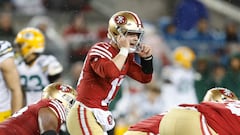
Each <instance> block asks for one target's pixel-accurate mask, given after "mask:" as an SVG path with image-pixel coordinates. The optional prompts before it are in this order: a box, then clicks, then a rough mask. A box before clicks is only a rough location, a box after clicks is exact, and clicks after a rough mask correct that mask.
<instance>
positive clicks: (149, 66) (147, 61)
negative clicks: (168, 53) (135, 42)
mask: <svg viewBox="0 0 240 135" xmlns="http://www.w3.org/2000/svg"><path fill="white" fill-rule="evenodd" d="M152 61H153V57H152V56H150V57H147V58H141V66H142V71H143V72H144V73H145V74H152V73H153V63H152Z"/></svg>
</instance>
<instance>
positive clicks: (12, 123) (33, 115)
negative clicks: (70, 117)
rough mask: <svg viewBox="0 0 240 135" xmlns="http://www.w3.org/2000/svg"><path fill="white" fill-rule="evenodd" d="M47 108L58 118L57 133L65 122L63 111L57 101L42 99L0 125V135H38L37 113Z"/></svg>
mask: <svg viewBox="0 0 240 135" xmlns="http://www.w3.org/2000/svg"><path fill="white" fill-rule="evenodd" d="M44 107H49V108H51V109H52V110H54V111H55V113H56V114H57V118H58V121H59V122H58V123H59V125H58V131H59V129H60V126H61V124H62V122H63V121H65V117H66V116H65V115H66V114H65V109H64V108H63V105H62V104H61V103H60V102H59V101H57V100H49V99H44V100H40V101H39V102H38V103H36V104H32V105H30V106H26V107H24V108H22V109H21V110H19V111H18V112H16V113H15V114H13V115H12V117H11V118H9V119H7V120H6V121H4V122H3V123H0V135H39V134H40V130H39V126H38V112H39V110H40V109H41V108H44Z"/></svg>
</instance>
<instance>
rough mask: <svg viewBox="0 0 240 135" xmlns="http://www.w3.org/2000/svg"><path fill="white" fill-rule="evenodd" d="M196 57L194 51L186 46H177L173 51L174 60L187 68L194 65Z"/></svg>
mask: <svg viewBox="0 0 240 135" xmlns="http://www.w3.org/2000/svg"><path fill="white" fill-rule="evenodd" d="M195 57H196V56H195V53H194V51H193V50H192V49H190V48H189V47H186V46H181V47H177V48H176V49H175V50H174V52H173V60H174V62H175V63H177V64H179V65H181V66H183V67H184V68H187V69H189V68H191V67H192V62H193V61H194V60H195Z"/></svg>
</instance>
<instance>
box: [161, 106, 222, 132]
mask: <svg viewBox="0 0 240 135" xmlns="http://www.w3.org/2000/svg"><path fill="white" fill-rule="evenodd" d="M204 121H205V118H204V116H203V115H201V113H199V112H198V111H197V110H191V109H183V108H175V109H172V110H170V111H169V112H168V113H167V114H166V115H165V116H164V117H163V119H162V121H161V123H160V127H159V132H160V134H161V135H217V134H216V133H215V132H214V130H213V129H212V128H211V127H210V126H208V125H207V123H206V122H204Z"/></svg>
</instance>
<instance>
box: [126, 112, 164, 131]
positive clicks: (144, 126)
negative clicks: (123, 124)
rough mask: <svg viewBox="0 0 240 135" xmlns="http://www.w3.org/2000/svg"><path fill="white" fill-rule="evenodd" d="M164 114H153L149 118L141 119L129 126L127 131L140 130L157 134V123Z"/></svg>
mask: <svg viewBox="0 0 240 135" xmlns="http://www.w3.org/2000/svg"><path fill="white" fill-rule="evenodd" d="M163 116H164V114H158V115H154V116H152V117H150V118H147V119H145V120H142V121H140V122H138V123H137V124H135V125H133V126H130V128H129V129H128V130H129V131H141V132H146V133H152V134H154V135H157V134H159V124H160V122H161V120H162V118H163Z"/></svg>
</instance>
